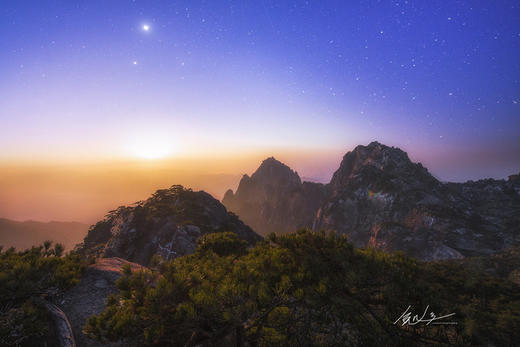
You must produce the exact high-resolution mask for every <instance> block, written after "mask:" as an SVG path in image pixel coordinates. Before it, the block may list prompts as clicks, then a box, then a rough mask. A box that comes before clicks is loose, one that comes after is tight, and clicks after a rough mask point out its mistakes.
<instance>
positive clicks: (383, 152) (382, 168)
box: [330, 141, 438, 187]
mask: <svg viewBox="0 0 520 347" xmlns="http://www.w3.org/2000/svg"><path fill="white" fill-rule="evenodd" d="M383 178H387V179H389V180H392V178H398V179H399V178H402V179H410V178H412V179H413V180H414V181H416V180H421V181H425V183H429V184H431V183H438V182H437V180H436V179H435V178H434V177H433V176H431V175H430V173H429V172H428V170H426V169H425V168H424V167H423V166H422V165H421V164H420V163H413V162H412V161H411V160H410V158H409V157H408V154H407V153H406V152H404V151H402V150H401V149H399V148H397V147H389V146H386V145H383V144H381V143H379V142H377V141H374V142H371V143H370V144H369V145H367V146H363V145H359V146H357V147H356V148H354V150H352V151H351V152H348V153H347V154H345V156H344V157H343V160H342V161H341V164H340V167H339V169H338V170H337V171H336V172H335V173H334V175H333V177H332V180H331V182H330V184H331V186H332V187H342V186H345V185H347V184H349V182H350V181H352V180H363V181H366V182H370V181H372V182H373V181H374V179H377V180H381V179H383Z"/></svg>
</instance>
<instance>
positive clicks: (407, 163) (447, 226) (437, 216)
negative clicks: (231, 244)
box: [222, 142, 520, 260]
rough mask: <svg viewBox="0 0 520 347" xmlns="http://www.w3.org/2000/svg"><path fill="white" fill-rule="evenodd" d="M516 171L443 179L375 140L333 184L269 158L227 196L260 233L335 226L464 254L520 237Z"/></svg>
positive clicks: (352, 155) (356, 238)
mask: <svg viewBox="0 0 520 347" xmlns="http://www.w3.org/2000/svg"><path fill="white" fill-rule="evenodd" d="M518 177H519V176H518V175H512V176H511V177H510V178H509V180H493V179H487V180H480V181H477V182H473V181H469V182H466V183H442V182H440V181H438V180H437V179H436V178H435V177H433V176H432V175H431V174H430V173H429V172H428V170H427V169H426V168H424V167H423V166H422V165H421V164H420V163H413V162H412V161H411V160H410V159H409V158H408V155H407V154H406V153H405V152H404V151H402V150H400V149H399V148H394V147H388V146H385V145H383V144H380V143H378V142H372V143H370V144H369V145H368V146H357V147H356V148H355V149H354V150H353V151H351V152H348V153H347V154H345V156H344V157H343V160H342V162H341V164H340V167H339V168H338V170H337V171H336V172H335V173H334V175H333V177H332V179H331V181H330V183H328V184H319V183H310V182H303V183H302V182H301V180H300V178H299V176H298V174H297V173H296V172H294V171H292V170H291V169H290V168H289V167H287V166H286V165H285V164H282V163H281V162H279V161H277V160H276V159H274V158H269V159H266V160H265V161H264V162H263V163H262V164H261V165H260V167H259V168H258V170H257V171H256V172H255V173H254V174H253V175H252V176H251V177H249V176H248V175H244V177H243V178H242V180H241V181H240V184H239V186H238V189H237V191H236V193H233V191H231V190H228V191H227V192H226V194H225V196H224V198H223V200H222V202H223V204H224V205H225V206H226V207H227V208H228V209H229V210H230V211H232V212H235V213H236V214H237V215H238V216H239V217H240V218H241V219H243V220H244V222H246V223H247V224H248V225H251V227H252V228H253V229H254V230H255V231H257V232H258V233H260V234H261V235H265V234H267V233H269V232H290V231H294V230H295V229H296V228H299V227H307V228H310V229H313V230H321V229H327V230H329V229H330V230H336V231H337V232H339V233H343V234H347V235H348V236H349V237H350V239H351V241H352V242H353V243H354V244H355V245H356V246H358V247H367V246H371V247H375V248H378V249H382V250H385V251H395V250H402V251H405V252H406V253H408V254H409V255H411V256H414V257H417V258H419V259H423V260H436V259H449V258H463V257H466V256H471V255H485V254H492V253H495V252H497V251H501V250H503V249H506V248H508V247H511V246H513V245H516V244H519V241H520V235H519V234H520V233H519V231H520V179H518Z"/></svg>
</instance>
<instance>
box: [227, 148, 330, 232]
mask: <svg viewBox="0 0 520 347" xmlns="http://www.w3.org/2000/svg"><path fill="white" fill-rule="evenodd" d="M324 196H325V186H324V185H322V184H319V183H310V182H305V183H302V181H301V179H300V176H298V173H297V172H296V171H293V170H291V168H289V167H288V166H287V165H285V164H283V163H281V162H280V161H278V160H276V159H275V158H273V157H270V158H267V159H265V160H264V161H263V162H262V164H261V165H260V167H259V168H258V169H257V170H256V171H255V172H254V173H253V174H252V175H251V177H249V176H248V175H244V176H243V177H242V179H241V180H240V184H239V185H238V189H237V191H236V193H235V194H233V192H232V191H231V190H228V191H227V192H226V194H225V195H224V198H223V199H222V203H223V204H224V205H225V206H226V207H227V208H228V209H229V210H230V211H232V212H234V213H237V214H238V215H240V216H241V217H240V218H242V219H243V220H244V221H245V222H246V223H247V224H248V225H250V226H251V227H252V228H253V229H254V230H255V231H256V232H258V233H259V234H261V235H266V234H268V233H270V232H287V231H293V230H295V229H296V228H299V227H304V226H305V227H310V226H311V225H312V220H313V218H314V214H315V212H316V209H317V208H318V206H319V205H320V204H321V203H322V201H323V199H324Z"/></svg>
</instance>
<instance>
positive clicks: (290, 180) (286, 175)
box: [251, 157, 301, 185]
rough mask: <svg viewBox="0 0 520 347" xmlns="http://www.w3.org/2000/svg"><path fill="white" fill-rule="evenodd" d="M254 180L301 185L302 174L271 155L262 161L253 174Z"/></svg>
mask: <svg viewBox="0 0 520 347" xmlns="http://www.w3.org/2000/svg"><path fill="white" fill-rule="evenodd" d="M251 179H252V180H253V181H258V182H259V183H262V182H270V183H274V184H275V185H287V184H289V185H300V184H301V180H300V176H298V173H297V172H296V171H293V170H291V168H290V167H289V166H287V165H285V164H284V163H282V162H281V161H279V160H276V159H275V158H274V157H269V158H267V159H265V160H264V161H262V164H260V166H259V167H258V169H257V170H256V171H255V173H253V175H252V176H251Z"/></svg>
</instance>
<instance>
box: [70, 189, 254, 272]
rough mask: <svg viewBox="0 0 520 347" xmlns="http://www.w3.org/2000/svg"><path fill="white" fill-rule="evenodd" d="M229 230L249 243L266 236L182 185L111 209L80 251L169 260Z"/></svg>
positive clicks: (137, 260)
mask: <svg viewBox="0 0 520 347" xmlns="http://www.w3.org/2000/svg"><path fill="white" fill-rule="evenodd" d="M224 231H231V232H234V233H236V234H237V235H238V236H239V237H240V238H241V239H243V240H245V241H247V242H248V243H249V244H254V243H255V242H256V241H258V240H261V237H260V236H259V235H257V234H256V233H255V232H253V231H252V230H251V228H250V227H248V226H247V225H245V224H244V223H243V222H242V221H241V220H240V219H238V217H237V216H236V215H234V214H232V213H229V212H228V211H227V210H226V208H225V207H224V206H223V205H222V204H221V203H220V202H219V201H218V200H216V199H214V198H213V197H212V196H211V195H209V194H207V193H205V192H203V191H198V192H194V191H192V190H191V189H185V188H183V187H182V186H178V185H177V186H172V187H171V188H169V189H162V190H158V191H157V192H155V193H154V194H153V195H152V196H151V197H150V198H149V199H147V200H145V201H141V202H138V203H136V204H134V205H132V206H122V207H119V208H118V209H116V210H114V211H111V212H110V213H109V214H108V215H107V216H106V217H105V219H104V220H102V221H100V222H98V223H97V224H95V225H93V226H92V227H91V228H90V229H89V232H88V234H87V236H86V237H85V239H84V241H83V243H82V244H80V245H78V247H77V248H76V250H77V251H78V252H79V253H80V254H82V255H84V256H86V257H91V258H99V257H103V258H110V257H119V258H123V259H126V260H129V261H132V262H135V263H138V264H141V265H145V266H146V265H148V264H149V262H150V260H151V259H152V257H153V256H154V255H156V254H157V255H159V256H161V257H162V258H163V259H165V260H169V259H173V258H175V257H178V256H182V255H186V254H190V253H192V252H193V251H194V250H195V247H196V240H197V239H198V238H199V237H200V236H202V235H204V234H207V233H214V232H224Z"/></svg>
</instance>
